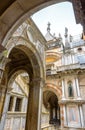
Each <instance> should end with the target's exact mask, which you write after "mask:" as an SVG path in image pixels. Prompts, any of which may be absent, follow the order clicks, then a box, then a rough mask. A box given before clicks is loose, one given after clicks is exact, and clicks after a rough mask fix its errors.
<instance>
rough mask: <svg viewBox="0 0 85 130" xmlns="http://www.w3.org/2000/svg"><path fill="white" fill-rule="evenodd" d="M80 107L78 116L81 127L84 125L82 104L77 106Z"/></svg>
mask: <svg viewBox="0 0 85 130" xmlns="http://www.w3.org/2000/svg"><path fill="white" fill-rule="evenodd" d="M79 109H80V118H81V126H82V128H83V127H84V118H83V111H82V106H81V105H80V106H79Z"/></svg>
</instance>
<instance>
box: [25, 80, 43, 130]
mask: <svg viewBox="0 0 85 130" xmlns="http://www.w3.org/2000/svg"><path fill="white" fill-rule="evenodd" d="M43 84H44V83H43V79H40V78H36V79H33V81H32V82H31V83H30V85H29V99H28V108H27V117H26V126H25V130H41V104H42V88H43Z"/></svg>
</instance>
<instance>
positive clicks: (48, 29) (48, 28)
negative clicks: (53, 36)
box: [47, 22, 51, 32]
mask: <svg viewBox="0 0 85 130" xmlns="http://www.w3.org/2000/svg"><path fill="white" fill-rule="evenodd" d="M47 25H48V27H47V31H48V32H50V25H51V24H50V22H48V24H47Z"/></svg>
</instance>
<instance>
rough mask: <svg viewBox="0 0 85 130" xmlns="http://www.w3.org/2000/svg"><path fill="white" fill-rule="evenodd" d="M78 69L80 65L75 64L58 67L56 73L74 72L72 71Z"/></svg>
mask: <svg viewBox="0 0 85 130" xmlns="http://www.w3.org/2000/svg"><path fill="white" fill-rule="evenodd" d="M78 68H80V64H79V63H75V64H69V65H63V66H58V67H57V69H56V71H57V72H59V71H65V70H72V69H78Z"/></svg>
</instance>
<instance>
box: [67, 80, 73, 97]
mask: <svg viewBox="0 0 85 130" xmlns="http://www.w3.org/2000/svg"><path fill="white" fill-rule="evenodd" d="M68 96H69V97H73V87H72V82H71V81H69V82H68Z"/></svg>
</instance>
